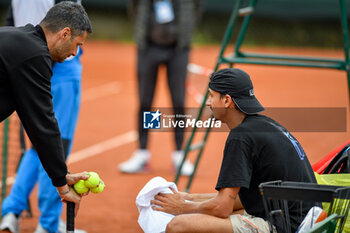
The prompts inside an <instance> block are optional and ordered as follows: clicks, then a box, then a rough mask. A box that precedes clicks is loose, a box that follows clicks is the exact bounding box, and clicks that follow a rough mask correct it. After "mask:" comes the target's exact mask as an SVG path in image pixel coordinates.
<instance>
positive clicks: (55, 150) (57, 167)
mask: <svg viewBox="0 0 350 233" xmlns="http://www.w3.org/2000/svg"><path fill="white" fill-rule="evenodd" d="M51 63H52V60H51V58H49V57H45V56H36V57H33V58H30V59H28V60H26V61H25V62H23V63H22V64H19V65H18V66H16V67H15V68H13V69H12V70H10V71H9V73H10V79H11V87H12V91H13V96H14V98H15V103H16V111H17V113H18V116H19V118H20V119H21V121H22V123H23V126H24V128H25V130H26V132H27V134H28V136H29V138H30V140H31V142H32V144H33V146H34V148H35V149H36V150H37V152H38V155H39V158H40V161H41V163H42V165H43V167H44V169H45V171H46V172H47V174H48V175H49V177H50V178H51V180H52V183H53V185H54V186H56V187H57V186H62V185H65V184H66V183H67V181H66V174H67V166H66V164H65V156H64V150H63V146H62V140H61V135H60V131H59V128H58V124H57V121H56V118H55V115H54V112H53V103H52V96H51V81H50V80H51V76H52V70H51V66H52V64H51Z"/></svg>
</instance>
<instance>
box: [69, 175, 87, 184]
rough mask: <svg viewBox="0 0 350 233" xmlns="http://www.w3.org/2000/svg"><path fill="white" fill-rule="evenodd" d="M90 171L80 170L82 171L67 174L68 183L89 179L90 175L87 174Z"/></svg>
mask: <svg viewBox="0 0 350 233" xmlns="http://www.w3.org/2000/svg"><path fill="white" fill-rule="evenodd" d="M87 173H88V172H80V173H74V174H67V175H66V180H67V184H68V185H70V186H71V185H74V184H75V183H77V182H78V181H79V180H87V179H89V176H88V175H87Z"/></svg>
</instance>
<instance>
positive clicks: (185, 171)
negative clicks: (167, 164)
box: [171, 150, 194, 176]
mask: <svg viewBox="0 0 350 233" xmlns="http://www.w3.org/2000/svg"><path fill="white" fill-rule="evenodd" d="M183 157H184V152H183V151H182V150H176V151H174V152H173V153H172V154H171V158H172V159H173V165H174V167H175V169H176V171H177V170H178V169H179V166H180V164H181V162H182V160H183ZM193 170H194V166H193V164H192V163H191V162H190V161H189V160H188V159H186V160H185V162H184V164H183V166H182V169H181V175H184V176H190V175H192V173H193Z"/></svg>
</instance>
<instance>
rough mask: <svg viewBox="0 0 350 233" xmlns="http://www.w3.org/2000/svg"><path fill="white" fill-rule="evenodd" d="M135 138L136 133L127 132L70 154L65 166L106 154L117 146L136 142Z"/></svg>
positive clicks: (133, 131)
mask: <svg viewBox="0 0 350 233" xmlns="http://www.w3.org/2000/svg"><path fill="white" fill-rule="evenodd" d="M137 138H138V136H137V132H136V131H135V130H132V131H129V132H127V133H124V134H122V135H118V136H116V137H114V138H111V139H108V140H106V141H103V142H100V143H97V144H95V145H93V146H90V147H87V148H85V149H82V150H80V151H77V152H74V153H71V154H70V156H69V157H68V163H67V164H72V163H75V162H78V161H81V160H84V159H87V158H89V157H92V156H95V155H98V154H101V153H103V152H106V151H108V150H112V149H115V148H117V147H119V146H123V145H126V144H128V143H131V142H134V141H136V140H137Z"/></svg>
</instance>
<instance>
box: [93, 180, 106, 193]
mask: <svg viewBox="0 0 350 233" xmlns="http://www.w3.org/2000/svg"><path fill="white" fill-rule="evenodd" d="M104 188H105V183H103V181H102V180H100V183H99V184H98V186H97V187H96V188H92V189H90V191H91V192H93V193H100V192H102V191H103V190H104Z"/></svg>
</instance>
